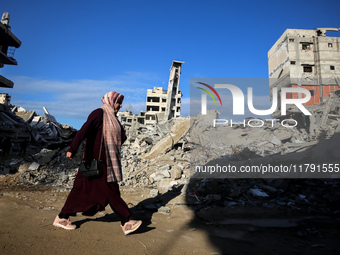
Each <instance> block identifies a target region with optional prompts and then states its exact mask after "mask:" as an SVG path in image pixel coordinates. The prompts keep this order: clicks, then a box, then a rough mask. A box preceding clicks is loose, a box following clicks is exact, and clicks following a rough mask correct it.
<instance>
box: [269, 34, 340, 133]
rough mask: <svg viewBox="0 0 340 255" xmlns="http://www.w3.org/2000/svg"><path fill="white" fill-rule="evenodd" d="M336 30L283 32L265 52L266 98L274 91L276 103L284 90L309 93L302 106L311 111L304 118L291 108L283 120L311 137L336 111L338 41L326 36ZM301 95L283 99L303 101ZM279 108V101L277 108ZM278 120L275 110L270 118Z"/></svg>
mask: <svg viewBox="0 0 340 255" xmlns="http://www.w3.org/2000/svg"><path fill="white" fill-rule="evenodd" d="M338 31H340V28H317V29H313V30H307V29H287V30H286V31H285V32H284V33H283V34H282V35H281V37H280V38H279V39H278V40H277V41H276V43H275V44H274V45H273V46H272V48H271V49H270V50H269V52H268V68H269V78H270V82H269V87H270V98H271V99H272V98H273V96H274V95H273V88H277V91H278V100H280V98H281V97H280V91H281V88H284V87H292V88H294V87H295V88H304V89H307V90H309V92H310V95H311V99H310V100H309V101H308V102H306V103H305V104H304V106H305V107H306V108H307V109H308V110H309V111H310V112H312V114H311V115H309V116H306V115H305V114H303V113H302V112H301V111H300V110H299V109H297V107H295V106H294V105H291V106H289V108H288V109H287V116H284V117H285V118H292V119H295V120H297V121H298V123H299V126H300V127H304V128H306V130H308V131H309V132H310V134H311V136H312V137H318V136H319V135H320V134H321V133H325V132H326V131H327V123H328V122H327V121H328V119H329V118H331V117H334V116H335V117H336V116H337V114H338V112H339V105H338V102H339V96H340V90H339V88H340V38H339V37H334V36H326V32H331V33H336V32H338ZM304 96H305V95H304V94H303V93H297V92H293V93H287V94H286V97H287V99H298V98H303V97H304ZM278 107H280V101H279V105H278ZM271 116H272V117H273V118H277V119H281V118H282V117H283V116H281V114H280V113H279V111H276V112H275V113H273V114H272V115H271Z"/></svg>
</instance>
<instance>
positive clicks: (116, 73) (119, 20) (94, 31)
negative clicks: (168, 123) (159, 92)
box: [0, 0, 340, 128]
mask: <svg viewBox="0 0 340 255" xmlns="http://www.w3.org/2000/svg"><path fill="white" fill-rule="evenodd" d="M339 9H340V2H339V1H328V0H325V1H322V2H320V1H314V0H310V1H291V0H287V1H248V0H245V1H238V2H236V1H226V0H218V1H216V0H211V1H200V0H195V1H193V0H181V1H177V0H175V1H159V0H158V1H148V0H145V1H112V0H110V1H106V0H99V1H88V0H82V1H78V0H67V1H65V0H59V1H46V0H45V1H42V0H35V1H32V0H18V1H16V0H2V1H1V4H0V12H1V13H3V12H5V11H7V12H9V13H10V18H11V21H10V26H11V27H12V32H13V33H14V34H15V35H16V36H17V37H18V38H19V39H20V40H21V41H22V46H21V47H20V48H19V49H17V50H16V53H15V56H14V57H15V58H16V59H17V61H18V66H5V67H4V68H2V69H0V74H1V75H3V76H5V77H7V78H10V79H11V80H12V81H14V82H15V85H14V88H13V89H4V88H0V92H1V93H9V94H10V95H11V96H12V104H14V105H20V106H22V107H24V108H25V109H27V110H36V111H37V112H38V113H39V114H43V109H42V107H43V106H45V107H46V108H47V109H48V110H49V112H50V114H52V115H54V116H55V117H56V119H57V121H58V122H60V123H67V124H70V125H72V126H74V127H75V128H80V127H81V125H82V124H83V122H84V121H85V120H86V118H87V116H88V114H89V113H90V112H91V111H92V110H93V109H95V108H97V107H99V106H100V105H101V101H100V98H101V96H102V95H104V94H105V93H106V92H108V91H112V90H113V91H117V92H120V93H122V94H124V95H125V96H126V97H125V101H124V104H123V109H124V108H126V107H127V106H128V105H131V106H132V109H133V111H134V112H135V113H139V111H141V110H145V99H146V90H147V89H150V88H153V87H154V86H163V87H164V88H165V89H166V88H167V82H168V78H169V68H170V66H171V63H172V60H179V61H184V62H185V63H184V64H183V66H182V75H181V80H180V89H181V90H182V92H183V95H184V97H183V106H182V113H183V114H184V115H188V114H189V109H190V107H189V96H190V95H189V94H190V78H198V77H241V78H243V77H246V78H252V77H254V78H265V77H268V65H267V52H268V50H269V49H270V48H271V46H272V45H273V44H274V43H275V41H276V40H277V39H278V38H279V37H280V36H281V34H282V33H283V32H284V31H285V30H286V29H287V28H299V29H314V28H317V27H340V16H339V14H338V11H339ZM328 35H331V34H328ZM256 91H258V93H259V96H263V95H267V94H268V93H269V92H268V87H267V86H263V87H261V88H257V89H256Z"/></svg>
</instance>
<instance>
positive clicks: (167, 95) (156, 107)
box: [119, 60, 184, 127]
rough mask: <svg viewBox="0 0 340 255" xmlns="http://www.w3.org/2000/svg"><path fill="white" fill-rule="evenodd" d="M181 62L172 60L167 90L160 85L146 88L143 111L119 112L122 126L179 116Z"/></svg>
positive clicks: (153, 122)
mask: <svg viewBox="0 0 340 255" xmlns="http://www.w3.org/2000/svg"><path fill="white" fill-rule="evenodd" d="M183 63H184V62H181V61H175V60H173V61H172V65H171V67H170V76H169V83H168V89H167V90H165V89H163V88H162V87H154V88H153V89H148V90H147V93H146V111H145V112H141V113H140V115H136V114H132V113H131V112H124V113H123V112H122V113H120V114H119V115H120V118H121V122H122V124H123V125H124V126H126V127H131V126H132V125H133V123H136V122H137V123H139V124H141V125H153V124H155V123H157V122H158V121H162V120H169V119H172V118H178V117H180V115H181V98H182V92H181V90H179V78H180V75H181V67H182V64H183Z"/></svg>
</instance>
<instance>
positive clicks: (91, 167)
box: [79, 135, 103, 177]
mask: <svg viewBox="0 0 340 255" xmlns="http://www.w3.org/2000/svg"><path fill="white" fill-rule="evenodd" d="M102 144H103V135H102V138H101V142H100V151H99V159H93V160H92V161H91V162H88V161H86V160H85V161H83V162H81V163H80V165H79V171H80V172H81V175H82V176H83V177H100V176H101V175H102V174H103V168H102V161H101V160H100V156H101V153H102ZM83 160H84V154H83Z"/></svg>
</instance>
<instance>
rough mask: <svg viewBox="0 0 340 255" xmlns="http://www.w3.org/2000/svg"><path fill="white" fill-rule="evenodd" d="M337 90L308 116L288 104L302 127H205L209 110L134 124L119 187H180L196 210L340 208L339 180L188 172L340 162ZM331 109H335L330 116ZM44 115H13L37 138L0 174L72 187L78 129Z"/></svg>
mask: <svg viewBox="0 0 340 255" xmlns="http://www.w3.org/2000/svg"><path fill="white" fill-rule="evenodd" d="M336 95H337V94H335V96H334V97H331V98H332V103H331V104H330V103H329V104H327V102H326V103H324V104H321V105H313V106H310V107H309V111H311V112H312V114H313V117H309V119H306V116H305V119H304V121H300V120H301V119H302V116H300V115H299V114H298V113H297V112H295V111H294V109H290V111H288V113H289V114H290V115H291V118H297V119H299V122H298V123H302V124H299V125H298V126H296V127H294V126H291V127H289V128H287V127H283V126H282V125H281V123H280V122H277V123H267V122H266V123H265V124H264V126H263V127H261V128H254V127H249V126H246V127H245V126H243V125H237V126H227V125H223V126H222V125H218V126H216V127H213V126H212V125H207V124H206V123H209V122H210V121H206V120H207V119H208V120H211V123H212V120H213V119H216V118H218V112H215V111H208V114H207V115H206V116H202V115H198V116H195V117H191V118H190V119H189V118H176V119H171V120H169V121H165V122H158V123H156V124H155V125H154V126H148V127H137V128H135V129H131V128H130V130H129V136H128V139H127V141H126V142H125V143H124V144H123V146H122V153H121V155H122V168H123V177H124V179H123V181H122V182H121V183H120V185H121V186H126V187H131V188H134V187H145V188H146V189H149V190H150V193H149V196H150V197H152V198H156V197H159V196H160V194H165V193H167V192H172V191H179V189H180V190H181V191H182V193H183V195H184V196H185V203H186V204H189V205H192V206H195V211H197V212H198V211H200V209H202V208H215V207H226V208H228V207H235V206H241V207H247V206H261V207H266V208H280V207H289V208H291V209H292V210H298V211H299V210H306V211H308V212H331V211H334V210H338V211H339V204H340V203H339V202H340V193H339V192H338V193H337V192H334V190H339V187H340V182H339V179H279V178H266V179H263V178H257V179H237V178H235V179H231V178H225V177H224V178H219V179H217V178H216V179H213V178H204V179H200V178H196V176H195V173H194V171H192V172H191V171H190V166H204V165H209V164H210V163H211V162H213V163H215V162H219V163H221V165H223V164H224V165H226V162H227V163H231V162H233V163H234V162H239V163H240V164H243V163H245V162H248V164H249V162H251V163H252V162H255V161H256V162H262V163H266V162H273V161H275V159H276V158H277V157H280V159H282V158H284V159H285V160H287V161H289V160H294V159H296V160H300V162H301V156H303V157H307V159H308V157H309V158H313V159H315V160H317V159H318V158H319V159H321V158H322V159H325V158H326V159H329V160H330V162H338V157H339V156H338V155H339V146H338V144H339V135H340V107H339V105H340V101H339V97H338V96H336ZM329 105H331V106H329ZM326 106H327V109H329V110H327V111H328V113H327V114H326V115H325V113H324V109H325V107H326ZM45 114H46V116H49V117H46V116H43V117H42V116H37V115H35V114H34V113H30V114H27V115H26V116H27V120H25V121H18V120H17V119H16V118H15V117H13V116H12V115H13V114H10V116H11V118H12V117H13V121H14V122H15V123H19V122H20V123H21V124H22V125H24V126H25V127H26V130H27V134H28V135H29V137H31V138H32V140H31V141H30V143H29V146H28V147H29V148H28V152H29V153H27V154H26V155H25V156H24V157H22V158H21V160H16V157H14V154H13V153H12V155H11V154H10V155H6V156H5V157H4V160H3V162H1V164H0V174H1V176H3V177H6V176H12V179H13V180H14V181H15V182H16V183H18V184H22V183H25V184H32V185H34V184H45V185H53V186H60V187H63V188H66V189H70V188H71V187H72V184H73V180H74V178H75V176H76V174H77V167H78V164H79V162H80V157H81V155H80V153H78V154H77V155H76V156H75V158H74V159H73V160H69V159H67V158H66V157H65V155H66V150H67V149H68V146H69V142H70V141H71V140H72V136H73V135H74V133H75V132H74V130H73V129H72V127H70V126H68V125H66V124H62V125H60V124H58V123H57V122H55V120H54V119H53V118H52V117H51V116H50V115H47V114H48V113H45ZM15 116H16V115H15ZM0 117H3V115H0ZM2 119H4V118H2ZM28 120H29V121H28ZM26 121H27V123H26ZM6 123H7V124H8V123H9V121H8V122H6ZM39 123H40V124H39ZM46 130H49V131H46ZM212 131H213V132H212ZM210 134H211V135H210ZM216 134H218V135H216ZM13 138H14V137H13ZM13 151H15V150H13ZM13 151H12V152H13ZM16 151H18V150H16ZM79 151H81V149H80V150H79ZM295 155H296V156H295ZM306 162H308V161H306ZM338 163H339V162H338ZM211 177H213V176H211ZM146 206H147V207H148V208H147V209H150V210H156V211H157V210H158V211H159V212H162V213H169V212H170V211H168V210H167V208H162V207H161V206H159V205H158V204H157V205H156V204H150V205H146Z"/></svg>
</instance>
